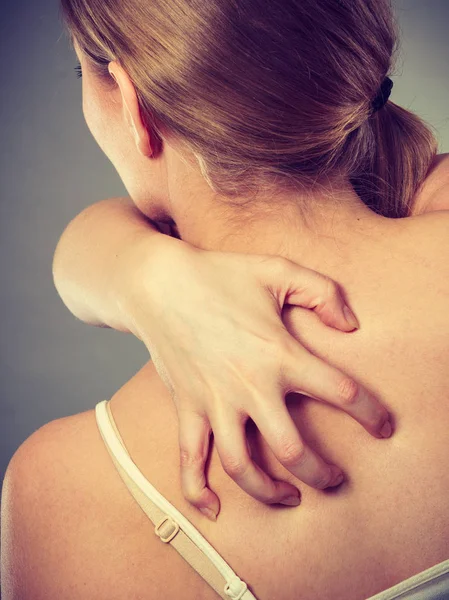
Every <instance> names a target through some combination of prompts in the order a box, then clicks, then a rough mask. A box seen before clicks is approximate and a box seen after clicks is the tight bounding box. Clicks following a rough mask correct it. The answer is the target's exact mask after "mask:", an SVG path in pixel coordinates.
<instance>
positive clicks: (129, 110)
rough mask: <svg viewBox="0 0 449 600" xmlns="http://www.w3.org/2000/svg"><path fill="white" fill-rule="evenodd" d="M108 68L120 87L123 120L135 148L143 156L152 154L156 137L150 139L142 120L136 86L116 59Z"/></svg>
mask: <svg viewBox="0 0 449 600" xmlns="http://www.w3.org/2000/svg"><path fill="white" fill-rule="evenodd" d="M108 70H109V74H110V75H111V77H112V78H113V79H115V81H116V83H117V85H118V87H119V89H120V94H121V97H122V106H123V113H124V117H125V121H126V123H127V124H128V126H129V128H130V130H131V134H132V136H133V137H134V140H135V142H136V146H137V149H138V150H139V152H140V153H141V154H143V155H144V156H148V157H151V156H153V154H154V153H155V149H156V139H155V138H153V139H151V137H150V134H149V132H148V130H147V127H146V126H145V123H144V121H143V120H142V116H141V113H140V107H139V101H138V99H137V94H136V88H135V87H134V84H133V82H132V81H131V79H130V78H129V76H128V74H127V73H126V71H125V70H124V69H123V67H122V66H121V65H120V64H119V63H118V62H117V61H112V62H110V63H109V65H108Z"/></svg>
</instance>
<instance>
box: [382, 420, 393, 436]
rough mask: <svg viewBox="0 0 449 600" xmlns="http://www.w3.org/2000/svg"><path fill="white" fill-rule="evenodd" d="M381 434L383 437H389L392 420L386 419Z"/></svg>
mask: <svg viewBox="0 0 449 600" xmlns="http://www.w3.org/2000/svg"><path fill="white" fill-rule="evenodd" d="M380 435H381V436H382V437H383V438H389V437H390V435H391V423H390V421H385V423H384V426H383V427H382V429H381V430H380Z"/></svg>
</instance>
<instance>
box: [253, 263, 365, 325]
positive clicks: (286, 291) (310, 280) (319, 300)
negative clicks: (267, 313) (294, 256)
mask: <svg viewBox="0 0 449 600" xmlns="http://www.w3.org/2000/svg"><path fill="white" fill-rule="evenodd" d="M262 264H263V265H264V268H265V269H269V273H268V274H269V275H270V280H269V281H270V285H269V288H270V290H271V291H272V293H273V294H274V295H275V296H276V297H277V300H278V302H279V303H280V306H281V308H282V306H283V305H284V303H286V302H287V303H288V304H293V305H296V306H301V307H302V308H309V309H311V310H313V311H314V312H315V313H316V314H317V315H318V316H319V318H320V319H321V321H322V322H323V323H324V324H325V325H329V326H330V327H334V328H336V329H340V330H342V331H346V332H348V331H353V330H354V329H358V328H359V323H358V321H357V319H356V317H355V315H354V313H353V312H352V310H351V309H350V308H349V306H347V304H346V303H345V301H344V299H343V296H342V293H341V290H340V287H339V286H338V284H337V283H335V281H333V280H332V279H330V278H329V277H326V276H325V275H321V274H320V273H317V272H316V271H313V270H311V269H306V268H305V267H301V266H300V265H298V264H296V263H295V262H293V261H291V260H288V259H285V258H282V257H275V258H274V259H273V261H268V263H267V262H265V263H262ZM264 279H265V280H266V279H267V273H266V272H265V273H264Z"/></svg>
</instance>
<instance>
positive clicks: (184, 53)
mask: <svg viewBox="0 0 449 600" xmlns="http://www.w3.org/2000/svg"><path fill="white" fill-rule="evenodd" d="M61 9H62V17H63V20H64V22H65V25H66V26H67V28H68V30H69V31H70V33H71V34H72V35H73V36H74V37H75V39H76V41H77V43H78V45H79V47H80V49H81V50H82V51H83V53H85V54H86V55H87V57H88V59H89V60H90V61H91V63H92V65H93V67H94V68H95V69H96V71H97V72H98V74H99V76H101V77H103V78H104V79H105V81H106V80H110V75H109V72H108V68H107V65H108V63H109V62H110V61H113V60H117V61H119V63H120V64H121V65H122V66H123V68H124V69H125V70H126V72H127V73H128V75H129V76H130V78H131V80H132V81H133V83H134V85H135V88H136V91H137V95H138V98H139V103H140V107H141V111H142V115H143V117H144V119H145V123H146V125H147V126H148V127H149V128H151V130H152V132H153V134H156V135H157V136H158V137H159V138H160V139H161V140H162V139H164V137H167V139H168V136H174V137H175V138H176V140H177V142H178V143H179V144H180V145H181V147H182V148H185V149H186V151H188V152H189V153H191V155H192V156H194V157H195V158H196V160H197V161H198V164H199V166H200V168H201V171H202V173H203V175H204V177H205V178H206V180H207V181H208V182H209V185H210V186H211V187H212V189H213V190H214V191H215V192H216V193H217V194H221V195H223V196H226V197H227V198H229V199H230V200H232V198H233V197H236V196H241V197H245V198H246V197H248V198H250V197H251V196H252V195H253V194H256V193H257V192H258V190H259V189H261V188H263V189H264V190H265V189H271V187H273V189H274V187H277V189H278V190H279V187H285V188H290V187H291V186H292V185H293V186H300V187H302V188H303V189H305V190H307V189H311V188H313V186H314V185H316V184H317V183H319V182H322V181H324V180H329V179H332V178H333V177H334V176H335V174H339V175H343V176H344V177H347V178H349V180H350V182H351V184H352V185H353V187H354V189H355V191H356V192H357V194H358V195H359V196H360V198H361V199H362V200H363V202H365V204H366V205H367V206H369V207H370V208H371V209H372V210H374V211H375V212H377V213H379V214H382V215H384V216H387V217H404V216H407V215H409V214H410V211H411V209H412V202H413V198H414V196H415V194H416V193H417V191H418V188H419V187H420V186H421V184H422V183H423V182H424V179H425V177H426V175H427V173H428V171H429V168H430V166H431V164H432V162H433V160H434V158H435V155H436V153H437V150H438V142H437V139H436V137H435V134H434V132H433V131H432V129H433V128H432V127H431V126H430V125H428V124H427V123H425V122H424V121H423V120H422V119H421V118H420V117H418V116H417V115H416V114H414V113H412V112H410V111H409V110H406V109H404V108H402V107H400V106H398V105H397V104H395V103H394V102H392V101H391V100H389V101H388V102H387V104H386V105H385V106H384V107H383V108H382V109H381V110H379V111H378V112H376V113H375V114H373V115H371V102H372V100H373V98H374V97H375V96H376V94H377V92H378V90H379V88H380V85H381V83H382V81H383V79H384V77H385V76H387V75H390V73H391V69H392V65H393V64H394V62H393V57H395V56H396V55H397V52H398V47H397V40H398V38H399V35H398V31H399V26H398V23H397V21H396V18H395V16H394V13H393V9H392V6H391V0H282V1H280V0H278V1H268V2H267V0H244V1H243V0H126V2H123V0H107V1H106V0H61ZM111 81H112V80H111Z"/></svg>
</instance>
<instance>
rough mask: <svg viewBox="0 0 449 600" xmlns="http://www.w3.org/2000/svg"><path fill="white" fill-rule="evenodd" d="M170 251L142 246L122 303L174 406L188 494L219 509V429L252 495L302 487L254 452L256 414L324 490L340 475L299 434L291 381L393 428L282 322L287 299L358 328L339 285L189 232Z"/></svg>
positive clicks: (228, 462)
mask: <svg viewBox="0 0 449 600" xmlns="http://www.w3.org/2000/svg"><path fill="white" fill-rule="evenodd" d="M164 249H165V250H166V252H164V253H163V254H161V253H159V256H158V260H157V262H156V261H154V260H153V262H150V263H148V262H145V258H144V257H145V250H144V247H143V248H142V247H140V248H139V252H138V259H136V260H135V264H134V265H133V283H132V284H131V286H130V288H129V289H130V290H131V293H130V295H129V296H128V300H127V302H126V303H125V304H123V308H124V310H125V311H126V313H127V316H128V319H131V321H132V325H131V326H130V330H131V331H133V332H134V333H135V334H136V335H138V337H139V338H140V339H141V340H142V341H143V342H144V343H145V345H146V346H147V348H148V350H149V352H150V354H151V357H152V359H153V362H154V364H155V367H156V369H157V372H158V374H159V375H160V377H161V378H162V380H163V381H164V383H165V385H166V386H167V388H168V390H169V391H170V394H171V397H172V399H173V401H174V403H175V405H176V408H177V414H178V420H179V445H180V456H181V481H182V489H183V493H184V496H185V497H186V499H187V500H188V501H189V502H190V503H191V504H192V505H194V506H196V507H197V508H199V509H200V510H202V509H204V508H209V509H211V510H212V511H213V513H214V514H215V515H216V514H218V512H219V499H218V497H217V496H216V494H214V493H213V492H212V490H210V489H209V488H208V487H207V484H206V478H205V474H204V469H205V463H206V460H207V457H208V451H209V437H210V433H211V431H212V432H213V434H214V440H215V444H216V448H217V451H218V454H219V457H220V460H221V463H222V466H223V468H224V470H225V471H226V473H227V474H228V475H229V476H230V477H232V479H233V480H234V481H235V482H236V483H237V484H238V485H239V486H240V487H241V488H242V489H243V490H245V491H246V492H247V493H248V494H250V495H251V496H253V497H254V498H256V499H258V500H260V501H262V502H265V503H268V504H272V503H278V502H281V503H282V502H283V499H286V498H287V497H288V496H292V495H295V496H298V490H297V488H295V487H294V486H292V485H291V484H289V483H287V482H284V481H275V480H273V479H271V478H270V477H269V476H268V475H267V474H266V473H265V472H263V471H262V469H261V468H260V467H259V466H258V465H257V464H255V463H254V461H253V460H252V459H251V456H250V453H249V448H248V444H247V440H246V436H245V422H246V421H247V419H248V418H249V417H250V418H251V419H252V420H253V421H254V422H255V424H256V426H257V427H258V429H259V431H260V432H261V434H262V436H263V437H264V439H265V440H266V441H267V443H268V444H269V446H270V448H271V450H272V452H273V453H274V455H275V456H276V457H277V459H278V460H279V461H280V462H281V463H282V464H283V465H284V467H285V468H286V469H288V470H289V471H290V472H291V473H293V474H294V475H295V476H296V477H297V478H299V479H300V480H302V481H303V482H304V483H306V484H307V485H310V486H312V487H315V488H318V489H323V488H326V487H328V486H334V485H338V484H339V483H340V482H341V478H340V479H339V475H342V474H341V471H340V469H339V468H338V467H336V466H335V465H328V464H327V463H326V462H324V460H323V459H322V458H321V457H320V456H318V455H317V454H316V453H315V452H314V451H313V450H312V449H311V448H309V447H308V446H307V445H306V444H305V442H304V440H303V439H302V438H301V436H300V435H299V432H298V430H297V427H296V425H295V423H294V421H293V420H292V418H291V416H290V413H289V412H288V409H287V407H286V404H285V394H286V393H287V391H299V392H300V393H305V394H307V395H308V396H311V397H313V398H316V399H319V400H324V401H326V402H328V403H330V404H332V405H333V406H336V407H338V408H341V409H342V410H344V411H345V412H346V413H347V414H349V415H350V416H352V417H353V418H354V419H356V420H357V421H358V422H359V423H360V424H361V425H362V426H363V427H365V429H366V430H367V431H368V432H369V433H370V434H371V435H373V436H375V437H378V438H381V437H388V436H389V435H390V433H391V429H390V431H387V432H386V433H385V430H388V429H389V422H388V417H389V416H388V412H387V411H386V409H385V408H384V407H382V405H381V404H380V403H379V402H378V401H377V400H376V399H375V398H373V397H372V396H371V395H370V394H369V393H368V392H367V391H366V390H364V389H363V388H362V387H361V386H359V385H357V383H355V381H353V380H352V379H350V378H349V377H348V376H346V375H345V374H344V373H342V372H340V371H339V370H338V369H336V368H334V367H332V366H330V365H328V364H326V363H325V362H324V361H322V360H320V359H319V358H317V357H316V356H314V355H312V354H310V353H309V352H308V351H307V350H306V349H305V348H303V347H302V346H301V344H300V343H299V342H298V341H297V340H296V339H295V338H293V337H292V336H291V335H290V333H289V332H288V330H287V329H286V328H285V327H284V325H283V323H282V320H281V314H282V307H283V305H284V303H285V302H286V301H288V303H289V304H294V305H297V306H300V307H303V308H307V309H311V310H313V311H314V312H315V313H316V314H317V315H318V316H319V318H320V319H321V321H322V322H323V323H325V324H326V325H328V326H330V327H334V328H337V329H340V330H341V331H344V332H349V331H353V330H354V329H355V328H356V327H357V321H356V319H355V316H354V315H353V313H352V312H351V311H350V309H349V307H347V306H345V303H344V301H343V298H342V296H341V294H340V291H339V288H338V286H337V285H336V284H335V283H334V282H333V281H332V280H330V279H329V278H327V277H325V276H323V275H320V274H319V273H316V272H315V271H312V270H310V269H306V268H303V267H300V266H298V265H297V264H296V263H294V262H292V261H289V260H287V259H284V258H281V257H275V256H270V255H251V254H237V253H223V252H214V251H204V250H201V249H198V248H196V247H194V246H191V245H189V244H186V243H185V242H181V243H180V244H177V243H175V244H172V243H170V244H167V247H166V248H164ZM152 256H154V245H153V246H152ZM384 426H385V430H383V428H384ZM381 431H383V432H384V435H382V434H381ZM205 514H206V513H205Z"/></svg>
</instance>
